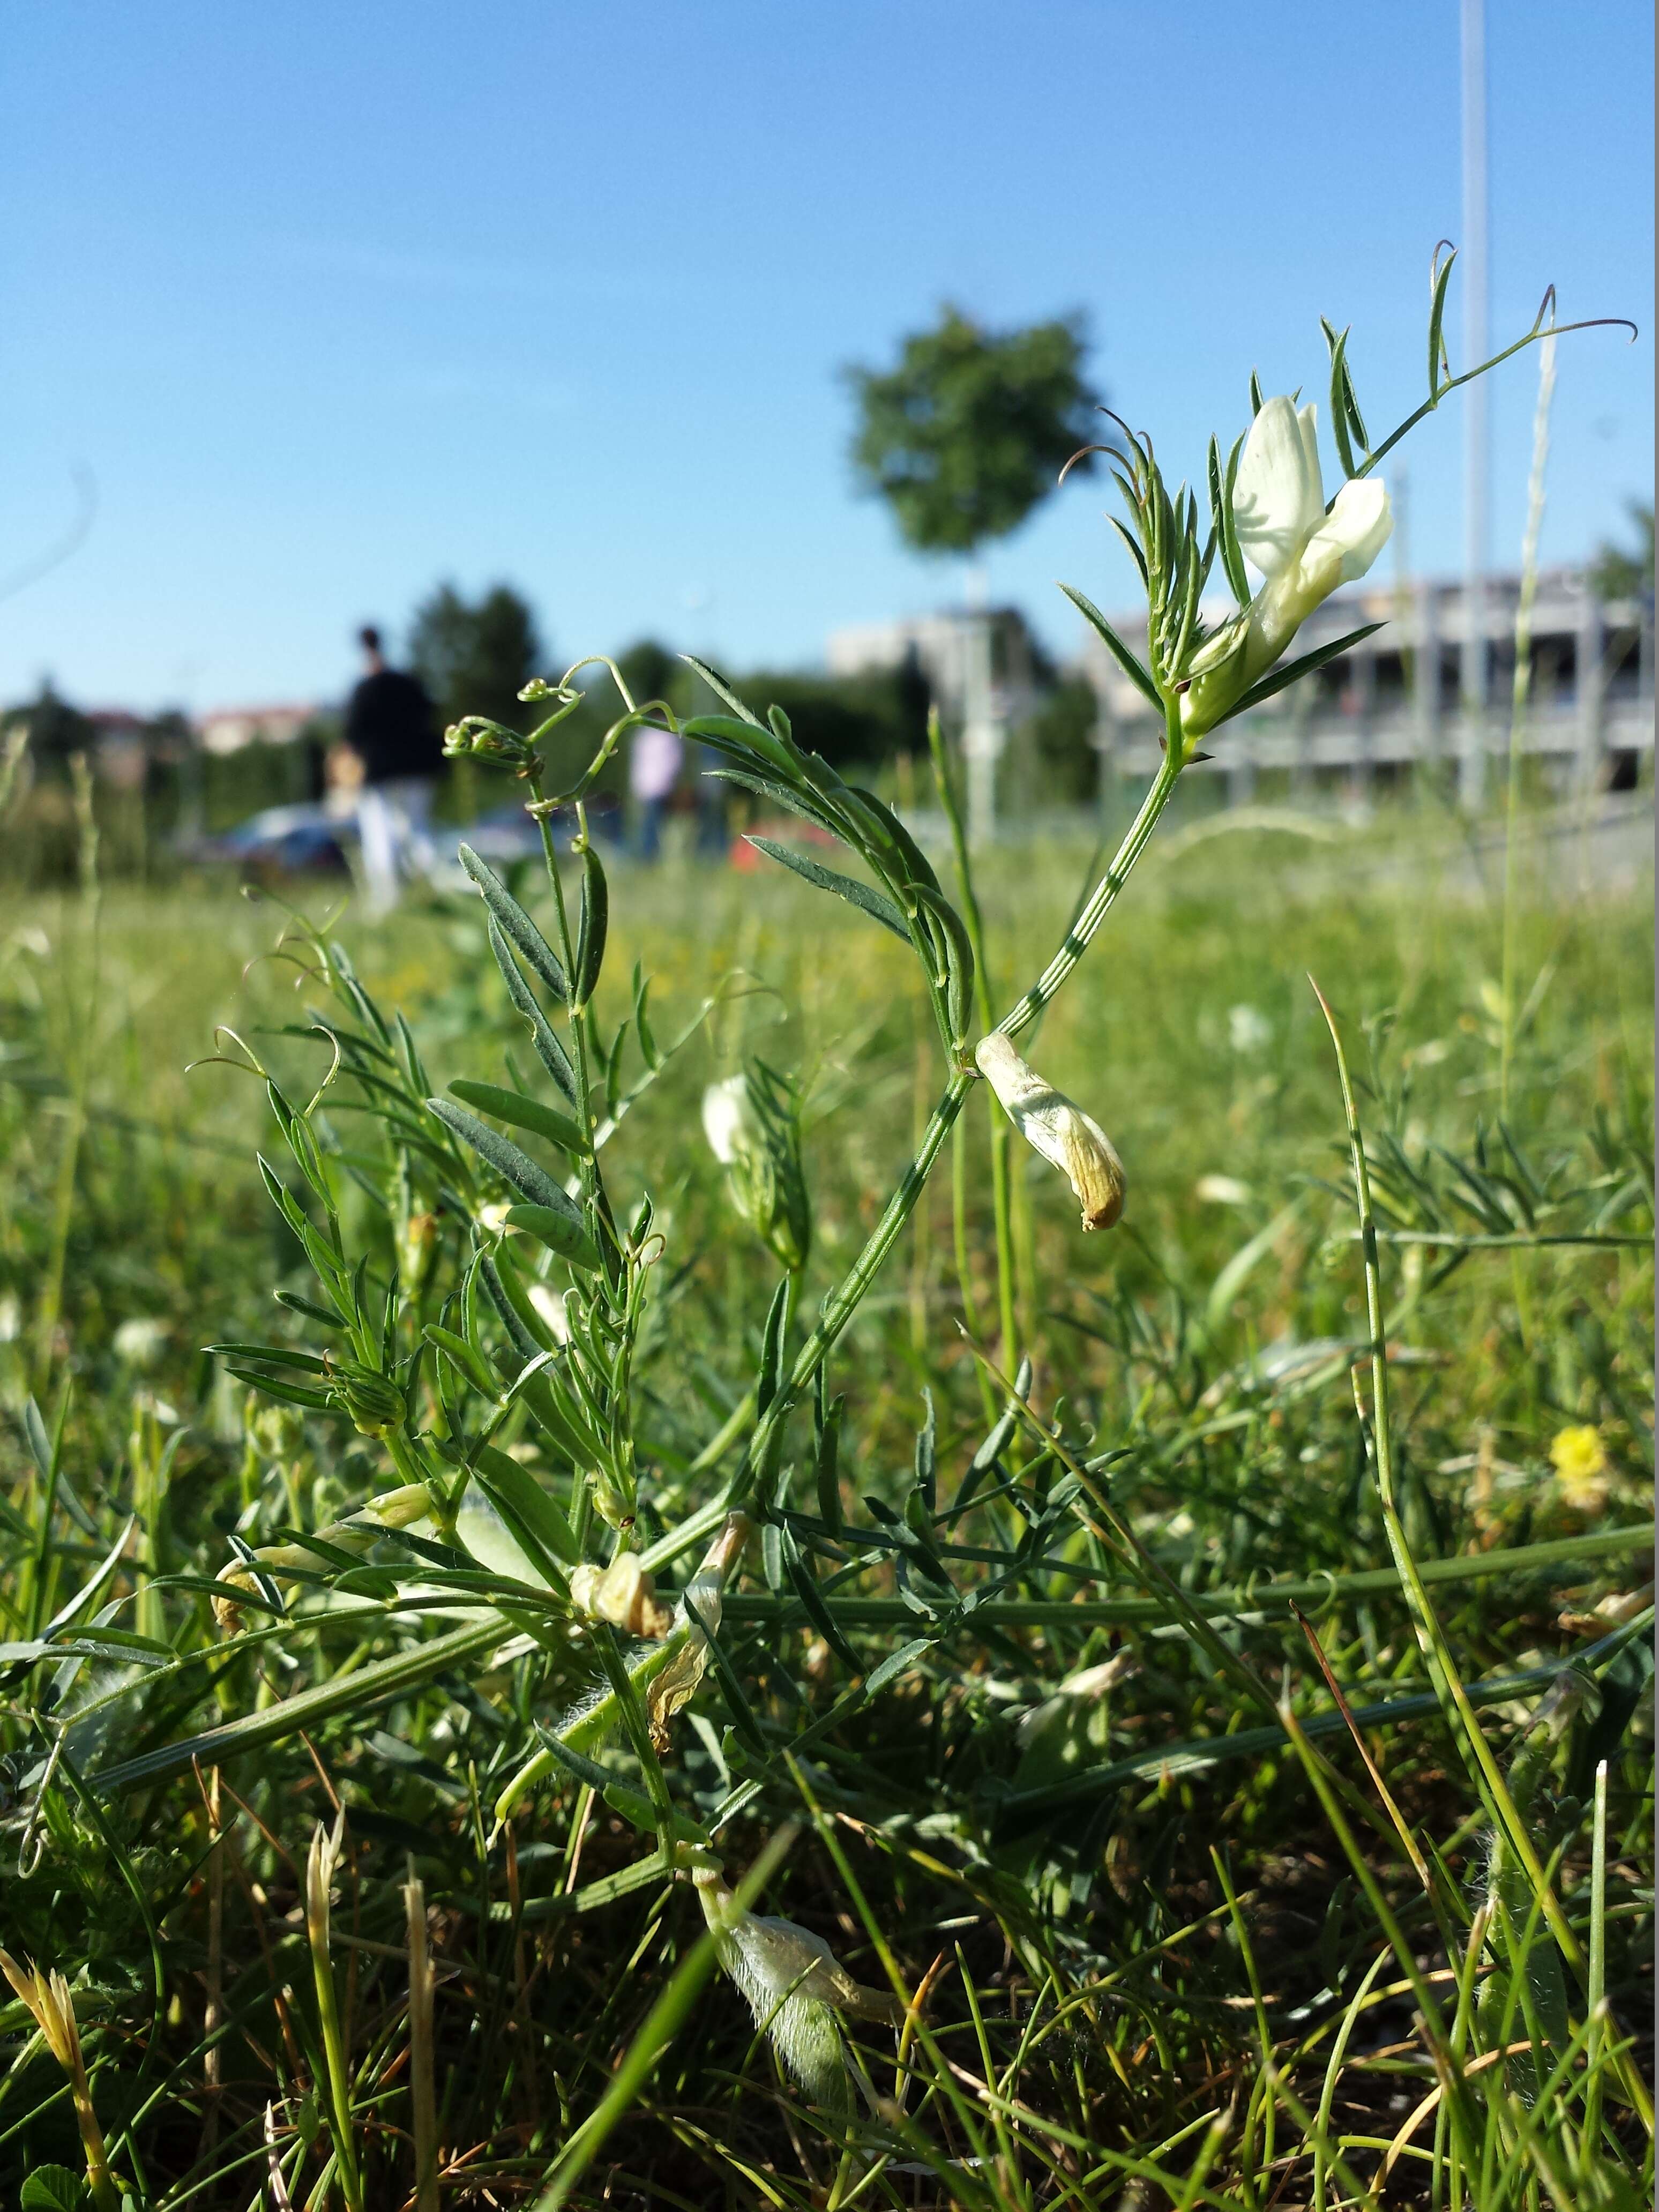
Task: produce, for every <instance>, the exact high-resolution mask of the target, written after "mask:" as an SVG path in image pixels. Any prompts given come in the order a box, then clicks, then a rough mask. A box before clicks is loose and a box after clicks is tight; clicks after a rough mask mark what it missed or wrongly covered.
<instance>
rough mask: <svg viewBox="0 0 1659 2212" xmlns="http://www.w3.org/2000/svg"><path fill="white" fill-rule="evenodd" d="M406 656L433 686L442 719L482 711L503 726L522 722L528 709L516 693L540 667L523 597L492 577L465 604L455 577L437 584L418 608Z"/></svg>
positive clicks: (519, 725)
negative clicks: (482, 590)
mask: <svg viewBox="0 0 1659 2212" xmlns="http://www.w3.org/2000/svg"><path fill="white" fill-rule="evenodd" d="M409 649H410V662H411V663H412V665H413V666H414V670H415V673H416V675H417V676H418V677H419V678H420V679H421V681H422V684H425V686H426V688H427V690H428V691H429V692H430V693H431V694H432V697H433V701H434V703H435V705H436V707H437V709H438V714H439V717H440V719H441V721H442V722H443V723H445V724H446V725H447V724H448V723H451V722H454V721H459V719H460V717H461V716H462V715H463V714H488V715H489V717H490V719H491V720H494V721H497V722H504V723H506V724H507V727H508V728H509V729H526V728H527V727H528V726H529V717H530V716H531V714H532V712H533V711H534V710H533V709H532V708H526V707H525V706H523V705H521V704H520V699H519V693H520V690H522V689H523V688H524V686H525V685H526V684H527V683H528V682H529V681H530V679H531V678H532V676H535V675H538V674H539V673H540V672H541V671H540V668H539V666H538V664H539V662H540V660H541V658H542V643H541V640H540V639H539V638H538V635H537V634H536V618H535V617H534V615H533V614H532V612H531V611H530V608H529V606H528V605H527V604H526V601H525V600H524V599H521V598H520V596H519V594H518V592H515V591H513V589H512V587H511V586H509V585H507V584H496V585H495V586H493V587H492V588H491V589H490V590H489V591H487V592H485V593H484V594H483V598H482V599H479V600H478V601H477V603H476V604H475V605H469V604H468V602H467V601H466V600H465V599H463V598H462V597H461V595H460V593H459V592H458V591H457V590H456V589H455V587H454V586H453V584H441V585H440V586H438V588H437V590H436V591H435V592H433V594H432V596H431V598H430V599H428V600H427V601H426V602H425V603H424V604H423V605H422V606H420V607H418V608H417V609H416V614H415V620H414V623H413V625H412V627H411V629H410V639H409Z"/></svg>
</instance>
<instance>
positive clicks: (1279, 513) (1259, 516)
mask: <svg viewBox="0 0 1659 2212" xmlns="http://www.w3.org/2000/svg"><path fill="white" fill-rule="evenodd" d="M1233 524H1234V527H1235V528H1236V530H1237V533H1238V544H1239V550H1240V551H1241V552H1242V553H1243V556H1244V557H1245V559H1246V560H1247V561H1248V562H1249V563H1250V564H1251V566H1252V567H1253V568H1256V569H1258V570H1259V571H1260V572H1261V576H1262V578H1263V579H1264V581H1263V583H1262V586H1261V590H1260V591H1259V592H1257V593H1256V595H1255V599H1253V600H1252V601H1251V602H1250V604H1249V606H1248V607H1247V608H1246V609H1245V610H1244V611H1243V613H1242V614H1240V615H1238V616H1236V617H1234V619H1233V620H1232V621H1231V622H1230V623H1226V624H1225V627H1224V628H1222V629H1219V630H1218V631H1217V632H1216V634H1215V635H1214V636H1213V637H1212V638H1210V639H1208V640H1207V641H1206V643H1205V644H1204V646H1203V647H1201V648H1200V651H1199V653H1198V655H1197V657H1196V659H1194V662H1193V666H1192V671H1191V683H1190V686H1189V688H1188V690H1187V691H1186V692H1185V693H1184V694H1183V695H1182V702H1181V720H1182V728H1183V729H1184V730H1185V731H1186V732H1187V733H1188V736H1191V737H1201V736H1202V735H1203V733H1204V732H1205V731H1206V730H1209V729H1212V728H1213V727H1214V726H1215V725H1216V723H1217V722H1218V721H1219V720H1221V718H1222V716H1223V715H1224V714H1225V713H1226V712H1227V709H1228V708H1230V707H1231V705H1232V703H1233V702H1234V701H1235V700H1236V699H1237V697H1238V696H1239V694H1240V693H1241V692H1243V691H1245V690H1249V686H1250V685H1251V684H1254V683H1255V681H1256V680H1257V678H1259V677H1261V676H1265V675H1266V674H1267V671H1268V670H1269V669H1270V668H1271V667H1272V666H1273V663H1274V661H1276V660H1277V659H1279V654H1280V653H1283V651H1284V650H1285V647H1286V646H1287V645H1288V644H1289V643H1290V641H1291V639H1292V638H1293V637H1294V636H1295V635H1296V633H1297V630H1298V629H1300V628H1301V627H1302V625H1303V623H1304V622H1306V620H1307V619H1308V617H1309V616H1310V614H1311V613H1312V612H1313V611H1314V609H1315V608H1316V606H1318V605H1319V604H1320V602H1321V601H1322V600H1323V599H1328V598H1329V597H1330V595H1331V593H1332V592H1334V591H1335V590H1336V589H1337V587H1338V586H1339V585H1341V584H1352V583H1353V582H1355V581H1357V580H1358V578H1359V577H1361V576H1363V575H1364V574H1365V571H1366V570H1367V569H1368V568H1370V565H1371V563H1372V562H1373V561H1375V560H1376V556H1377V555H1378V554H1379V553H1380V552H1381V551H1382V550H1383V546H1384V545H1386V544H1387V543H1388V541H1389V533H1390V532H1391V531H1392V530H1393V528H1394V515H1393V513H1392V511H1391V510H1390V507H1389V493H1388V487H1387V486H1386V485H1385V484H1383V483H1382V482H1381V481H1380V480H1379V479H1378V478H1377V477H1350V478H1349V480H1348V482H1347V483H1345V484H1344V485H1343V486H1342V489H1340V491H1339V492H1338V493H1337V495H1336V497H1335V499H1334V501H1332V502H1331V509H1330V513H1326V512H1325V486H1324V483H1323V480H1322V477H1321V475H1320V469H1319V438H1318V410H1316V408H1314V407H1313V406H1311V405H1310V406H1307V407H1304V408H1302V409H1300V410H1298V409H1297V406H1296V404H1295V403H1294V401H1292V400H1291V399H1287V398H1285V396H1284V395H1283V393H1279V394H1278V395H1276V396H1275V397H1274V398H1272V399H1267V400H1264V401H1263V402H1262V404H1261V410H1260V411H1259V412H1258V414H1257V416H1256V418H1255V422H1252V423H1251V425H1250V432H1249V437H1247V438H1246V440H1245V441H1244V451H1243V453H1242V454H1241V455H1240V457H1239V463H1238V474H1237V477H1236V478H1235V480H1234V484H1233Z"/></svg>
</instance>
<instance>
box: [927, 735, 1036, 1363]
mask: <svg viewBox="0 0 1659 2212" xmlns="http://www.w3.org/2000/svg"><path fill="white" fill-rule="evenodd" d="M927 750H928V751H929V753H930V754H931V755H932V756H933V788H934V789H935V790H936V791H937V792H938V793H939V805H940V806H941V807H942V808H943V810H944V813H945V823H946V824H947V825H948V827H949V829H950V832H951V858H952V859H953V860H955V862H956V870H957V892H958V895H959V896H960V897H961V900H962V918H963V922H964V923H965V925H966V927H967V930H968V942H969V945H970V946H971V947H972V948H973V954H974V999H975V1005H976V1006H977V1007H978V1009H979V1025H980V1027H981V1030H988V1029H989V1028H990V1027H991V1025H992V1023H993V1021H994V1016H993V1014H992V1012H991V977H990V972H989V969H988V967H987V963H986V957H985V917H984V915H983V914H982V913H981V909H980V903H979V893H978V892H977V890H975V887H974V871H973V866H972V864H971V862H970V860H969V856H968V837H967V832H966V830H965V829H963V820H962V808H961V806H960V805H959V804H958V802H957V792H956V786H955V784H954V783H953V782H952V781H951V763H950V759H949V757H948V755H947V754H946V752H945V733H944V732H943V730H942V729H941V728H940V727H939V715H938V713H937V711H935V712H934V713H933V714H929V715H928V717H927ZM1011 1134H1012V1132H1011V1131H1010V1129H1009V1127H1008V1121H1007V1117H1006V1115H1002V1114H994V1115H992V1117H991V1213H992V1220H993V1223H994V1227H995V1231H996V1240H997V1322H998V1327H999V1328H1000V1332H1001V1336H1002V1361H1003V1364H1004V1366H1006V1367H1012V1366H1015V1365H1016V1364H1018V1358H1019V1352H1018V1323H1017V1322H1016V1320H1015V1314H1014V1231H1013V1217H1012V1209H1011V1207H1010V1205H1009V1175H1008V1146H1009V1138H1010V1136H1011Z"/></svg>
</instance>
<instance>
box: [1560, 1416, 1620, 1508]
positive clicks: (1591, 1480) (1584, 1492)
mask: <svg viewBox="0 0 1659 2212" xmlns="http://www.w3.org/2000/svg"><path fill="white" fill-rule="evenodd" d="M1550 1464H1551V1466H1552V1467H1553V1468H1554V1469H1555V1483H1556V1487H1557V1489H1558V1490H1559V1492H1560V1493H1561V1496H1562V1498H1563V1500H1564V1502H1565V1504H1568V1505H1570V1506H1571V1508H1572V1510H1573V1511H1574V1512H1575V1513H1599V1512H1600V1511H1601V1508H1602V1507H1603V1506H1604V1505H1605V1504H1607V1474H1608V1468H1607V1452H1606V1450H1605V1449H1603V1446H1602V1443H1601V1431H1600V1430H1599V1429H1595V1428H1592V1427H1591V1426H1590V1425H1589V1423H1588V1422H1585V1423H1583V1424H1582V1425H1579V1426H1577V1427H1576V1428H1571V1429H1560V1430H1558V1431H1557V1432H1556V1436H1555V1440H1554V1442H1553V1443H1552V1444H1551V1446H1550Z"/></svg>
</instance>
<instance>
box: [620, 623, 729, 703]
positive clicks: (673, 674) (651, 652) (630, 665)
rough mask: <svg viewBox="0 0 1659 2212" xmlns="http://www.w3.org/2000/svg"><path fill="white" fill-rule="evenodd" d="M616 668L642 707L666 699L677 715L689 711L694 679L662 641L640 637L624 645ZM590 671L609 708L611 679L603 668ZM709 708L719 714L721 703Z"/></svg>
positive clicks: (675, 654) (711, 701)
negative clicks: (597, 680)
mask: <svg viewBox="0 0 1659 2212" xmlns="http://www.w3.org/2000/svg"><path fill="white" fill-rule="evenodd" d="M617 667H618V668H620V669H621V671H622V672H623V683H625V684H627V686H628V688H629V690H630V691H631V692H632V693H633V695H634V696H635V699H637V700H638V701H639V702H640V703H641V706H643V705H644V703H645V702H646V701H647V699H665V700H666V701H667V702H668V704H669V705H670V706H671V708H673V709H674V711H675V713H676V714H685V713H689V712H690V708H689V706H688V704H687V702H688V701H689V700H690V696H691V690H692V686H693V684H694V682H695V678H693V676H692V674H691V671H690V669H689V668H688V667H687V666H686V665H685V663H684V661H683V660H682V659H680V656H679V655H678V653H675V652H673V651H672V650H671V648H670V647H668V646H665V645H664V644H663V643H662V642H661V641H660V640H659V639H657V638H654V637H641V638H639V639H636V640H635V642H634V643H633V644H632V645H627V646H624V647H623V649H622V651H621V652H620V653H618V654H617ZM591 672H592V673H593V674H594V675H596V676H597V677H598V678H599V679H600V696H602V697H603V698H604V699H605V704H606V706H607V708H609V707H610V706H611V702H613V701H614V700H615V699H616V693H615V691H614V690H612V689H611V684H610V678H608V677H607V676H606V675H605V671H604V670H603V669H599V670H595V671H591ZM721 710H722V702H720V700H718V699H713V698H710V699H709V700H708V711H709V712H711V713H718V712H720V711H721Z"/></svg>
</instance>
